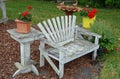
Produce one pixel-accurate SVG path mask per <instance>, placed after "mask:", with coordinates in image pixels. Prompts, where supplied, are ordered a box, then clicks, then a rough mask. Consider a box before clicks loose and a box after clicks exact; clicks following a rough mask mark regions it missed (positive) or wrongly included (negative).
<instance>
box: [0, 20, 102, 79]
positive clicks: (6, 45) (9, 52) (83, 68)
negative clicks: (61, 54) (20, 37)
mask: <svg viewBox="0 0 120 79" xmlns="http://www.w3.org/2000/svg"><path fill="white" fill-rule="evenodd" d="M15 27H16V24H15V22H14V21H12V20H10V21H7V22H6V23H1V24H0V79H58V76H57V74H56V73H55V72H54V71H53V69H52V68H51V66H50V65H49V64H48V62H47V61H46V63H45V66H44V67H41V68H40V67H39V59H40V58H39V54H40V52H39V50H38V47H39V44H40V42H39V40H37V41H34V42H33V43H31V59H33V60H35V61H36V62H37V64H36V67H37V69H38V71H39V73H40V75H39V76H36V75H34V74H33V73H32V72H29V73H25V74H20V75H17V76H15V77H14V78H12V75H13V74H14V72H15V71H16V70H17V68H16V67H15V66H14V63H15V62H17V61H19V62H20V45H19V43H18V42H17V41H15V40H13V39H12V38H11V37H10V35H9V34H8V33H7V31H6V30H8V29H12V28H15ZM33 27H34V28H36V29H38V28H37V26H35V25H34V26H33ZM91 59H92V58H91V54H88V55H85V56H83V57H80V58H78V59H76V60H74V61H72V62H69V63H67V64H65V72H64V77H63V79H94V78H95V77H97V76H98V75H99V72H100V70H101V64H100V62H97V64H95V65H93V64H91V61H92V60H91ZM55 63H56V64H57V65H58V62H57V61H55Z"/></svg>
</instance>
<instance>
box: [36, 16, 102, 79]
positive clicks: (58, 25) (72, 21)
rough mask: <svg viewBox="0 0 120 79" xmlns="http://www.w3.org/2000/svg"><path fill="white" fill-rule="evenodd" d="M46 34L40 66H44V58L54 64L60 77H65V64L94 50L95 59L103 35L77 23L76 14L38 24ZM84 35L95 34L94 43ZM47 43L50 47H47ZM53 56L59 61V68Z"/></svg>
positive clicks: (42, 41)
mask: <svg viewBox="0 0 120 79" xmlns="http://www.w3.org/2000/svg"><path fill="white" fill-rule="evenodd" d="M38 27H39V28H40V30H41V31H42V33H43V34H44V36H45V37H44V38H42V39H41V40H40V42H41V43H40V46H39V50H40V66H41V67H42V66H44V59H46V60H47V61H48V63H49V64H50V65H51V66H52V68H53V69H54V70H55V72H56V73H57V74H58V76H59V78H62V77H63V74H64V64H65V63H68V62H70V61H72V60H74V59H76V58H79V57H81V56H83V55H86V54H88V53H90V52H92V51H94V52H93V59H95V58H96V56H97V53H96V51H97V49H98V48H99V45H98V41H99V38H100V37H101V35H98V34H95V33H92V32H90V31H87V30H85V29H83V28H81V27H79V26H77V25H76V16H75V15H73V16H61V17H56V18H52V19H48V20H47V21H43V22H42V23H39V24H38ZM82 35H88V36H94V37H95V41H94V43H92V42H90V41H88V40H85V39H84V38H83V37H82ZM45 44H48V45H50V48H45ZM51 58H53V59H55V60H57V61H59V68H58V67H57V66H56V65H55V64H54V62H53V61H52V60H51Z"/></svg>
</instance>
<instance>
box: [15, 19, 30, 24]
mask: <svg viewBox="0 0 120 79" xmlns="http://www.w3.org/2000/svg"><path fill="white" fill-rule="evenodd" d="M15 22H22V23H26V22H24V21H22V20H19V19H15ZM27 23H30V22H27Z"/></svg>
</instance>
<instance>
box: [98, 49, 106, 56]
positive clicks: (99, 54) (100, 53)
mask: <svg viewBox="0 0 120 79" xmlns="http://www.w3.org/2000/svg"><path fill="white" fill-rule="evenodd" d="M97 54H98V56H101V55H103V54H104V48H99V49H98V50H97Z"/></svg>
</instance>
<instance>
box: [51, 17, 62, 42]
mask: <svg viewBox="0 0 120 79" xmlns="http://www.w3.org/2000/svg"><path fill="white" fill-rule="evenodd" d="M52 21H53V25H54V26H53V27H55V31H56V35H57V37H58V38H57V39H58V41H60V39H59V38H60V33H59V29H58V26H57V24H56V20H55V18H52Z"/></svg>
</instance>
